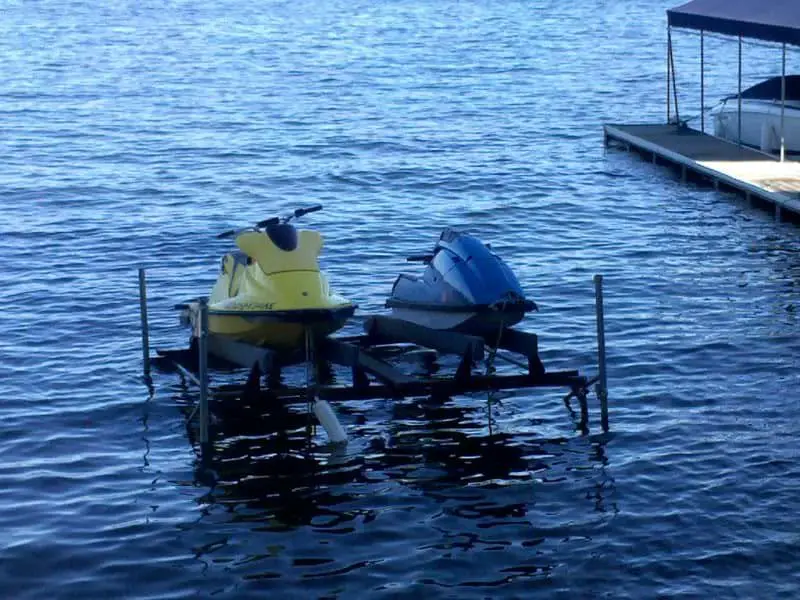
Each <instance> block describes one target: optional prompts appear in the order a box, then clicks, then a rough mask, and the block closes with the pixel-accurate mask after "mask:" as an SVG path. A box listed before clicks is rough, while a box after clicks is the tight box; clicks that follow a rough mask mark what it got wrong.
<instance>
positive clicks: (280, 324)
mask: <svg viewBox="0 0 800 600" xmlns="http://www.w3.org/2000/svg"><path fill="white" fill-rule="evenodd" d="M193 308H194V310H193V311H192V324H193V326H194V327H195V331H197V319H198V317H199V312H198V310H197V306H195V307H193ZM355 309H356V307H355V305H345V306H341V307H335V308H324V309H319V308H317V309H301V310H282V311H220V310H214V309H211V308H209V311H208V332H209V333H210V334H212V335H220V336H225V337H228V338H231V339H234V340H236V341H240V342H246V343H248V344H253V345H255V346H265V347H268V348H274V349H279V350H292V349H296V348H302V347H303V345H304V344H305V337H306V333H308V334H309V335H310V336H312V337H323V336H326V335H330V334H331V333H334V332H336V331H338V330H339V329H341V328H342V327H344V325H345V323H346V322H347V320H348V319H349V318H350V317H352V316H353V313H354V312H355Z"/></svg>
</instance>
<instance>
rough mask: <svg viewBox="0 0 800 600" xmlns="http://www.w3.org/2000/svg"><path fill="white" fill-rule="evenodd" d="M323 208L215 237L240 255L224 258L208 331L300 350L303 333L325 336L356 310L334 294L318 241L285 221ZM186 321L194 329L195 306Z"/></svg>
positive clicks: (210, 302) (211, 299) (211, 302)
mask: <svg viewBox="0 0 800 600" xmlns="http://www.w3.org/2000/svg"><path fill="white" fill-rule="evenodd" d="M318 210H322V206H321V205H316V206H312V207H310V208H300V209H297V210H295V211H294V212H293V213H292V214H290V215H289V216H287V217H284V218H283V219H281V218H279V217H273V218H271V219H266V220H264V221H261V222H259V223H257V224H256V225H255V227H250V228H247V229H242V230H232V231H226V232H225V233H222V234H220V235H218V236H217V237H218V238H227V237H233V238H235V241H236V245H237V246H238V247H239V249H240V251H234V252H230V253H228V254H225V255H224V256H223V257H222V269H221V272H220V274H219V277H218V279H217V281H216V283H215V284H214V287H213V289H212V290H211V296H210V297H209V298H208V332H209V333H210V334H212V335H222V336H226V337H229V338H232V339H235V340H237V341H242V342H247V343H250V344H255V345H258V346H267V347H270V348H274V349H281V350H291V349H295V348H302V347H303V344H304V343H305V339H306V333H308V334H310V335H311V336H313V337H320V336H325V335H328V334H330V333H333V332H334V331H337V330H339V329H341V328H342V327H343V326H344V324H345V322H346V321H347V320H348V319H349V318H350V317H351V316H352V315H353V312H354V311H355V309H356V305H355V304H353V303H352V302H350V301H349V300H347V299H346V298H344V297H342V296H340V295H338V294H335V293H333V292H331V290H330V288H329V286H328V279H327V277H326V276H325V274H324V273H322V272H321V271H320V269H319V263H318V262H317V257H318V256H319V253H320V250H321V249H322V236H321V235H320V234H319V233H318V232H316V231H311V230H308V229H300V230H298V229H296V228H295V227H294V225H292V224H291V223H290V221H291V220H292V219H297V218H299V217H302V216H303V215H306V214H308V213H311V212H316V211H318ZM188 307H189V311H188V315H187V316H188V317H189V319H188V321H189V323H191V324H192V326H193V328H194V329H193V331H198V330H199V329H198V328H197V325H198V323H197V321H198V318H199V312H198V310H197V307H198V304H197V302H192V303H190V304H189V306H188Z"/></svg>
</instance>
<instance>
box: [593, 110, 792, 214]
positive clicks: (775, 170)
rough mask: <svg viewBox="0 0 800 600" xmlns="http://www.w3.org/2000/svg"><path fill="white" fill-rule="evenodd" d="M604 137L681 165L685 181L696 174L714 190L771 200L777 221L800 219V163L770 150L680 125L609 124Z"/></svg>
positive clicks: (662, 161) (769, 201) (650, 155)
mask: <svg viewBox="0 0 800 600" xmlns="http://www.w3.org/2000/svg"><path fill="white" fill-rule="evenodd" d="M603 137H604V141H605V144H606V146H610V145H612V144H613V145H617V146H622V147H624V148H626V149H627V150H636V151H637V152H639V153H640V154H642V155H644V156H646V157H648V158H650V159H651V160H652V161H653V162H654V163H667V164H671V165H673V166H676V167H678V168H680V170H681V177H682V179H684V180H686V179H687V177H688V175H689V174H690V173H692V174H695V175H696V176H700V178H701V179H706V180H708V181H710V182H711V183H712V184H713V185H714V187H716V188H720V187H723V188H727V189H732V190H735V191H738V192H740V193H742V194H744V195H745V196H746V197H747V198H748V199H753V198H756V199H759V200H762V201H764V202H766V203H768V204H769V205H771V206H772V207H774V210H775V216H776V218H778V219H781V218H782V217H783V216H786V217H793V219H792V220H798V219H800V162H797V161H795V160H786V161H784V162H780V161H779V160H778V159H777V158H776V157H774V156H772V155H770V154H766V153H764V152H760V151H759V150H754V149H751V148H748V147H745V146H740V145H738V144H734V143H732V142H729V141H726V140H723V139H720V138H718V137H714V136H712V135H708V134H705V133H702V132H700V131H697V130H695V129H691V128H689V127H685V126H679V125H616V124H607V125H605V126H604V127H603ZM786 213H789V214H786Z"/></svg>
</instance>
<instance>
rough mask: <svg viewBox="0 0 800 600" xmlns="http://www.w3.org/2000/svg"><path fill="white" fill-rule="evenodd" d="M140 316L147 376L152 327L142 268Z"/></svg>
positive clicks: (144, 365)
mask: <svg viewBox="0 0 800 600" xmlns="http://www.w3.org/2000/svg"><path fill="white" fill-rule="evenodd" d="M139 315H140V317H141V322H142V364H143V368H144V374H145V375H147V374H149V373H150V327H149V326H148V324H147V278H146V275H145V270H144V269H142V268H140V269H139Z"/></svg>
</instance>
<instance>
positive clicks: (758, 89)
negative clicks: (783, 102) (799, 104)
mask: <svg viewBox="0 0 800 600" xmlns="http://www.w3.org/2000/svg"><path fill="white" fill-rule="evenodd" d="M736 97H737V95H736V94H732V95H731V96H729V98H736ZM742 98H751V99H753V100H776V101H780V99H781V77H780V75H778V76H777V77H772V78H770V79H767V80H766V81H762V82H761V83H758V84H756V85H754V86H753V87H750V88H747V89H746V90H744V91H743V92H742ZM786 99H787V100H796V101H800V75H787V76H786Z"/></svg>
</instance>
